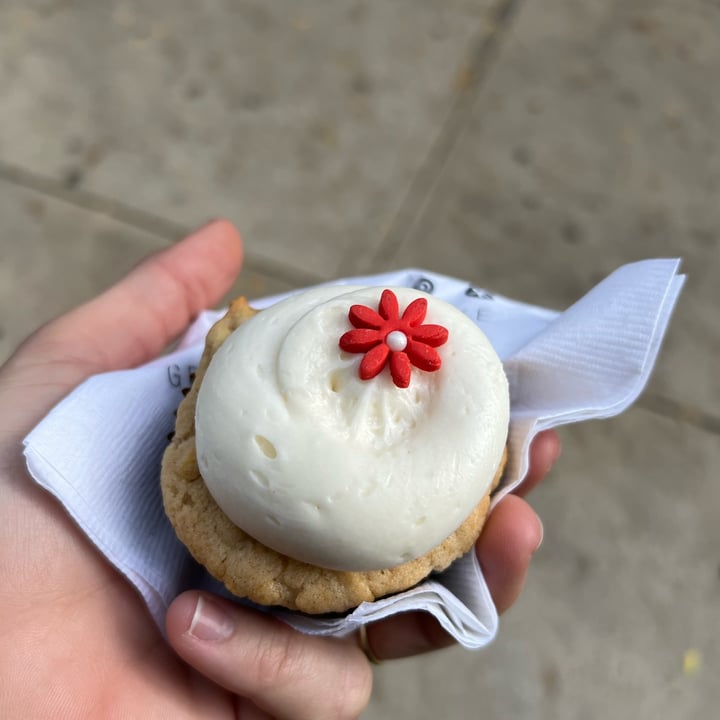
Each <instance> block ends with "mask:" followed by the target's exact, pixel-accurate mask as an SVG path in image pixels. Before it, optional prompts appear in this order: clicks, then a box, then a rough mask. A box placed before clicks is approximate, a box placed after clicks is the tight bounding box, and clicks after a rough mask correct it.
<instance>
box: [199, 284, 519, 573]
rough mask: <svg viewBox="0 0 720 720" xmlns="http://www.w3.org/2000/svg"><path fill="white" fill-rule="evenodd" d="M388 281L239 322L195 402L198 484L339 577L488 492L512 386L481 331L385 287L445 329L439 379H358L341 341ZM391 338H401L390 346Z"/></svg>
mask: <svg viewBox="0 0 720 720" xmlns="http://www.w3.org/2000/svg"><path fill="white" fill-rule="evenodd" d="M382 290H383V288H357V287H349V286H341V287H338V286H336V287H323V288H318V289H315V290H310V291H308V292H305V293H302V294H300V295H296V296H294V297H292V298H289V299H287V300H285V301H283V302H281V303H279V304H277V305H275V306H273V307H271V308H269V309H267V310H264V311H263V312H261V313H259V314H258V315H256V316H255V317H253V318H252V319H250V320H248V321H247V322H245V323H243V324H242V325H241V326H240V327H239V328H238V329H237V330H236V331H235V332H234V333H233V334H232V335H231V336H230V337H229V338H228V339H227V340H226V341H225V343H224V344H223V345H222V347H221V348H220V349H219V350H218V352H217V353H216V354H215V356H214V358H213V360H212V361H211V363H210V366H209V368H208V371H207V374H206V375H205V378H204V379H203V383H202V385H201V387H200V392H199V396H198V402H197V412H196V418H195V421H196V435H197V456H198V463H199V467H200V471H201V473H202V476H203V478H204V480H205V483H206V485H207V487H208V489H209V490H210V492H211V494H212V495H213V497H214V498H215V500H216V502H217V503H218V505H219V506H220V507H221V508H222V509H223V511H224V512H225V513H226V514H227V515H228V517H229V518H230V519H231V520H232V521H233V522H234V523H235V524H236V525H238V527H240V528H242V529H243V530H245V532H247V533H248V534H250V535H251V536H253V537H254V538H256V539H257V540H259V541H260V542H262V543H263V544H265V545H267V546H269V547H271V548H274V549H275V550H277V551H279V552H281V553H283V554H285V555H288V556H290V557H294V558H296V559H298V560H302V561H304V562H308V563H312V564H315V565H320V566H323V567H328V568H334V569H339V570H379V569H382V568H388V567H392V566H395V565H398V564H400V563H403V562H405V561H407V560H411V559H413V558H416V557H419V556H420V555H422V554H424V553H425V552H427V551H428V550H430V549H431V548H433V547H434V546H436V545H438V544H439V543H440V542H442V541H443V540H444V539H445V538H446V537H447V536H448V535H450V534H451V533H452V532H453V531H454V530H455V529H457V528H458V527H459V526H460V525H461V524H462V522H463V521H464V520H465V519H466V518H467V516H468V515H469V514H470V512H471V511H472V509H473V508H474V507H475V505H477V503H478V502H479V501H480V500H481V499H482V497H483V496H484V495H485V494H486V493H487V491H488V488H489V485H490V483H491V481H492V479H493V477H494V475H495V473H496V471H497V468H498V465H499V463H500V460H501V457H502V454H503V449H504V447H505V442H506V436H507V428H508V420H509V399H508V388H507V381H506V379H505V375H504V373H503V369H502V365H501V362H500V360H499V359H498V357H497V355H496V354H495V352H494V350H493V349H492V347H491V345H490V343H489V342H488V340H487V338H486V337H485V335H484V334H483V333H482V332H481V331H480V330H479V329H478V328H477V326H476V325H475V324H474V323H473V322H472V321H471V320H470V319H469V318H467V317H466V316H465V315H463V314H462V313H461V312H460V311H459V310H457V309H456V308H454V307H453V306H451V305H449V304H448V303H445V302H443V301H441V300H438V299H436V298H432V297H430V296H427V295H425V294H424V293H422V292H419V291H417V290H411V289H407V288H394V291H395V293H396V295H397V297H398V300H399V303H400V312H401V313H402V311H403V310H404V309H405V308H406V307H407V306H408V304H409V303H410V302H412V301H413V300H414V299H416V298H418V297H427V298H428V312H427V317H426V318H425V321H424V323H425V324H429V323H433V324H440V325H443V326H445V327H446V328H447V329H448V330H449V339H448V341H447V343H446V344H444V345H442V346H441V347H439V348H437V351H438V353H439V355H440V356H441V358H442V367H441V368H440V370H439V371H437V372H424V371H422V370H419V369H417V368H415V367H413V368H412V379H411V381H410V387H408V388H404V389H403V388H399V387H396V386H395V384H394V383H393V381H392V378H391V375H390V371H389V368H385V370H383V371H382V372H381V373H380V375H378V376H377V377H375V378H373V379H371V380H361V379H360V378H359V376H358V366H359V364H360V361H361V360H362V357H363V356H362V354H351V353H346V352H343V351H341V350H340V348H339V346H338V341H339V339H340V337H341V336H342V335H343V333H345V332H347V331H348V330H351V329H352V326H351V324H350V322H349V320H348V311H349V309H350V306H351V305H353V304H356V303H357V304H361V305H367V306H369V307H371V308H373V309H376V308H377V307H378V301H379V298H380V294H381V292H382ZM395 341H399V338H394V339H393V340H392V342H395Z"/></svg>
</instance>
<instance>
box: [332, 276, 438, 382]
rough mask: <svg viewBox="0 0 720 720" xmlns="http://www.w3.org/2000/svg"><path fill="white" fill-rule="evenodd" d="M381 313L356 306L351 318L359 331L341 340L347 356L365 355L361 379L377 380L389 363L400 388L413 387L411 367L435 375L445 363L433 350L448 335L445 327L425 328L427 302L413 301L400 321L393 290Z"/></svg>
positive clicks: (386, 295) (382, 301)
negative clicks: (423, 322)
mask: <svg viewBox="0 0 720 720" xmlns="http://www.w3.org/2000/svg"><path fill="white" fill-rule="evenodd" d="M378 310H379V313H378V312H375V310H373V309H372V308H369V307H367V306H365V305H353V306H352V307H351V308H350V312H349V313H348V317H349V318H350V322H351V323H352V324H353V326H354V327H355V328H356V329H355V330H350V331H349V332H346V333H345V334H344V335H343V336H342V337H341V338H340V348H341V349H342V350H345V352H351V353H365V357H364V358H363V359H362V361H361V362H360V377H361V378H362V379H363V380H370V378H374V377H375V376H376V375H378V374H379V373H380V372H382V370H383V368H384V367H385V366H386V365H387V364H388V360H389V361H390V374H391V375H392V379H393V382H394V383H395V384H396V385H397V386H398V387H401V388H406V387H408V385H410V369H411V368H410V365H411V364H412V365H414V366H415V367H416V368H420V370H425V371H427V372H434V371H435V370H439V369H440V365H442V360H441V359H440V355H438V353H437V352H436V351H435V349H434V348H436V347H438V346H440V345H443V344H444V343H446V342H447V339H448V331H447V329H446V328H444V327H443V326H442V325H423V324H422V321H423V320H424V319H425V315H426V313H427V300H426V299H425V298H417V300H413V301H412V302H411V303H410V304H409V305H408V306H407V308H405V312H404V313H403V314H402V317H400V308H399V307H398V299H397V297H396V295H395V293H394V292H393V291H392V290H383V293H382V296H381V297H380V305H379V307H378Z"/></svg>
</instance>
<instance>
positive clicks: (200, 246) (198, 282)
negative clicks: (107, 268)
mask: <svg viewBox="0 0 720 720" xmlns="http://www.w3.org/2000/svg"><path fill="white" fill-rule="evenodd" d="M241 259H242V246H241V242H240V237H239V236H238V234H237V231H236V230H235V228H233V226H232V225H231V224H230V223H228V222H227V221H224V220H218V221H215V222H212V223H210V224H208V225H206V226H205V227H203V228H201V229H200V230H198V231H197V232H196V233H194V234H192V235H190V236H189V237H187V238H185V239H184V240H182V241H180V242H179V243H176V244H175V245H173V246H172V247H169V248H167V249H166V250H163V251H161V252H159V253H156V254H154V255H151V256H150V257H149V258H147V259H146V260H145V261H143V262H142V263H141V264H140V265H138V267H136V268H135V269H134V270H132V271H131V272H130V273H129V274H128V275H126V276H125V277H124V278H123V279H122V280H121V281H120V282H118V283H117V284H116V285H114V286H113V287H111V288H110V289H108V290H106V291H105V292H104V293H103V294H102V295H100V296H98V297H97V298H95V299H94V300H91V301H90V302H88V303H86V304H84V305H81V306H80V307H78V308H76V309H75V310H73V311H71V312H69V313H67V314H66V315H63V316H61V317H59V318H57V319H56V320H54V321H52V322H50V323H48V324H47V325H46V326H44V327H43V328H41V329H40V330H39V331H38V332H37V333H36V334H35V335H33V336H32V337H31V338H30V339H29V341H28V342H27V343H26V344H25V345H24V346H23V347H22V348H21V351H20V352H21V354H22V353H25V354H27V353H30V352H32V351H33V350H35V351H37V350H38V349H39V348H42V349H43V351H44V354H45V356H46V359H47V354H48V352H49V353H50V358H55V357H56V356H60V357H58V359H59V360H62V359H63V358H62V355H63V354H64V355H68V356H72V357H74V358H82V359H83V360H84V363H83V364H84V365H85V366H86V367H90V368H91V369H92V370H93V371H94V372H101V371H106V370H114V369H117V368H125V367H131V366H134V365H138V364H140V363H142V362H146V361H148V360H150V359H152V358H153V357H155V355H157V353H158V352H160V351H161V350H162V349H163V348H164V347H165V346H166V345H167V343H168V342H170V341H171V340H172V339H173V338H175V337H176V336H177V335H178V334H179V333H180V332H181V331H182V330H183V329H184V328H185V327H186V326H187V325H188V323H189V322H190V321H191V320H192V319H193V318H194V317H195V316H196V315H197V314H198V313H199V312H200V311H201V310H203V309H205V308H207V307H210V306H211V305H213V304H215V303H216V302H217V301H218V300H219V299H220V298H221V297H222V296H223V294H224V293H225V292H226V291H227V290H228V288H229V287H230V285H231V284H232V282H233V280H234V279H235V277H236V275H237V273H238V270H239V268H240V263H241Z"/></svg>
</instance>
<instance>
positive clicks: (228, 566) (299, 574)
mask: <svg viewBox="0 0 720 720" xmlns="http://www.w3.org/2000/svg"><path fill="white" fill-rule="evenodd" d="M256 312H257V311H255V310H253V309H252V308H251V307H250V306H249V305H248V304H247V301H246V300H245V298H239V299H238V300H235V301H234V302H233V303H232V304H231V305H230V308H229V309H228V312H227V314H226V315H225V316H224V317H223V318H221V319H220V320H219V321H218V322H217V323H216V324H215V325H214V326H213V328H212V329H211V330H210V332H209V333H208V336H207V339H206V345H205V351H204V352H203V355H202V358H201V360H200V364H199V366H198V369H197V372H196V376H195V380H194V382H193V385H192V388H191V389H190V391H189V392H188V394H187V395H186V397H185V398H184V399H183V401H182V403H181V404H180V407H179V408H178V413H177V422H176V427H175V435H174V437H173V439H172V441H171V443H170V445H169V446H168V448H167V449H166V451H165V454H164V456H163V463H162V472H161V486H162V494H163V503H164V506H165V512H166V514H167V516H168V518H169V519H170V522H171V523H172V525H173V527H174V528H175V532H176V533H177V535H178V538H179V539H180V540H181V542H182V543H183V544H184V545H185V546H186V547H187V548H188V550H189V551H190V553H191V554H192V555H193V557H194V558H195V559H196V560H197V561H198V562H199V563H201V564H202V565H204V566H205V567H206V568H207V570H208V571H209V572H210V574H211V575H213V576H214V577H215V578H217V579H218V580H220V581H221V582H222V583H224V585H225V586H226V587H227V589H228V590H229V591H230V592H232V593H233V594H234V595H237V596H239V597H245V598H248V599H250V600H252V601H253V602H255V603H257V604H260V605H281V606H283V607H286V608H289V609H291V610H300V611H301V612H305V613H310V614H323V613H331V612H345V611H347V610H349V609H351V608H354V607H357V606H358V605H359V604H360V603H362V602H364V601H373V600H377V599H378V598H381V597H383V596H385V595H390V594H393V593H397V592H400V591H402V590H407V589H408V588H410V587H412V586H413V585H416V584H417V583H419V582H420V581H421V580H423V579H424V578H425V577H427V576H428V575H429V574H430V573H432V572H440V571H442V570H445V569H446V568H447V567H448V566H449V565H450V563H452V562H453V561H454V560H456V559H457V558H458V557H460V556H461V555H464V554H465V553H466V552H468V551H469V550H470V548H472V547H473V545H474V544H475V541H476V540H477V538H478V536H479V535H480V531H481V529H482V526H483V524H484V522H485V518H486V517H487V513H488V510H489V507H490V494H491V492H492V491H493V490H494V489H495V487H497V485H498V483H499V481H500V478H501V476H502V472H503V470H504V466H505V462H506V457H507V451H506V452H505V454H504V456H503V459H502V462H501V463H500V467H499V469H498V471H497V474H496V476H495V478H494V479H493V482H492V485H491V488H490V490H489V491H488V494H487V495H486V496H485V497H484V498H483V499H482V500H481V501H480V502H479V503H478V505H477V506H476V507H475V508H474V510H473V511H472V512H471V513H470V515H469V517H468V518H467V519H466V520H465V521H464V522H463V524H462V525H461V526H460V527H459V528H458V529H457V530H456V531H455V532H454V533H452V534H451V535H450V536H449V537H447V538H446V539H445V540H444V541H443V542H442V543H440V544H439V545H437V546H436V547H434V548H433V549H432V550H430V551H429V552H427V553H426V554H425V555H422V556H421V557H419V558H416V559H415V560H411V561H409V562H407V563H404V564H402V565H398V566H396V567H393V568H388V569H386V570H373V571H368V572H345V571H339V570H329V569H327V568H322V567H318V566H315V565H309V564H307V563H303V562H300V561H298V560H294V559H293V558H290V557H287V556H286V555H282V554H281V553H278V552H276V551H275V550H272V549H271V548H269V547H267V546H265V545H263V544H262V543H260V542H258V541H257V540H255V539H254V538H252V537H250V536H249V535H248V534H247V533H245V532H243V531H242V530H241V529H240V528H239V527H237V526H236V525H234V524H233V523H232V522H231V521H230V519H229V518H228V517H227V516H226V515H225V513H224V512H223V511H222V510H221V509H220V507H219V506H218V505H217V503H216V502H215V500H214V499H213V497H212V495H210V492H209V491H208V489H207V487H206V485H205V483H204V482H203V479H202V477H201V475H200V470H199V469H198V464H197V457H196V454H195V405H196V402H197V395H198V391H199V388H200V385H201V383H202V378H203V376H204V374H205V371H206V370H207V367H208V365H209V364H210V360H211V359H212V356H213V355H214V353H215V352H216V351H217V349H218V348H219V347H220V346H221V345H222V343H223V342H224V341H225V339H226V338H227V337H228V336H229V335H230V333H232V332H233V330H235V329H236V328H237V327H239V326H240V325H241V324H242V323H243V322H245V321H246V320H248V319H249V318H251V317H252V316H253V315H255V314H256Z"/></svg>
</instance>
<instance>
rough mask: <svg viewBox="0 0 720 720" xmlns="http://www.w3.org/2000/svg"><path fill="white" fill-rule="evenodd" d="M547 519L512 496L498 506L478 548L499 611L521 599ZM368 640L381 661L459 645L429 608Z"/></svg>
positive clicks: (378, 627) (372, 631)
mask: <svg viewBox="0 0 720 720" xmlns="http://www.w3.org/2000/svg"><path fill="white" fill-rule="evenodd" d="M542 532H543V531H542V524H541V523H540V519H539V518H538V517H537V515H536V514H535V512H534V511H533V509H532V508H531V507H530V506H529V505H528V504H527V503H526V502H525V501H524V500H521V499H520V498H518V497H514V496H512V495H509V496H507V497H506V498H505V499H503V501H502V502H501V503H499V504H498V506H497V507H496V508H495V510H494V511H493V513H492V515H490V517H489V518H488V520H487V523H486V525H485V527H484V528H483V532H482V535H481V536H480V539H479V540H478V543H477V546H476V552H477V554H478V559H479V561H480V565H481V566H482V569H483V573H484V575H485V580H486V582H487V584H488V587H489V589H490V594H491V595H492V598H493V601H494V603H495V606H496V608H497V610H498V612H499V613H502V612H505V610H507V609H508V608H509V607H510V606H511V605H512V604H513V602H515V600H516V599H517V597H518V595H519V594H520V591H521V590H522V587H523V584H524V583H525V577H526V575H527V570H528V566H529V564H530V559H531V557H532V555H533V553H534V552H535V551H536V550H537V549H538V548H539V547H540V543H541V542H542ZM367 641H368V645H369V646H370V649H371V651H372V653H373V654H374V655H375V656H376V657H377V658H378V659H380V660H392V659H394V658H402V657H410V656H412V655H419V654H421V653H426V652H430V651H432V650H438V649H441V648H444V647H448V646H449V645H453V644H454V642H455V641H454V640H453V639H452V638H451V637H450V635H448V634H447V633H446V632H445V631H444V630H443V629H442V627H441V626H440V624H439V623H438V622H437V620H435V618H434V617H433V616H432V615H429V614H427V613H405V614H402V615H394V616H393V617H390V618H388V619H387V620H382V621H380V622H377V623H373V624H372V625H369V626H368V627H367Z"/></svg>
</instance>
